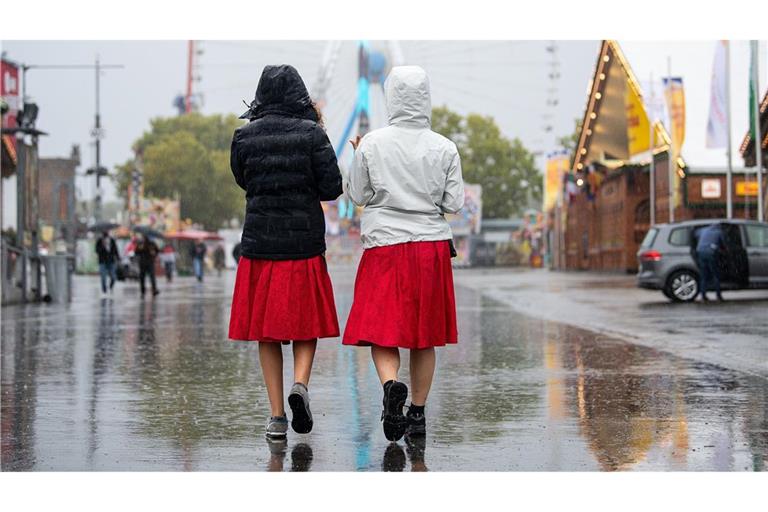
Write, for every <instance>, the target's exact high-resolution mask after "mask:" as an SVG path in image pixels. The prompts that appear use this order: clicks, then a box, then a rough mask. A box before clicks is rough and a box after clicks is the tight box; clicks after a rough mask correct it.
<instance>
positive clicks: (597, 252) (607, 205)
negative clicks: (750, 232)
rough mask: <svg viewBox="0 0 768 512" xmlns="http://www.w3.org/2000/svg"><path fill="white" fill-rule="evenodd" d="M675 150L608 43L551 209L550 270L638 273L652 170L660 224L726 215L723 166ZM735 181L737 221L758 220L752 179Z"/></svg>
mask: <svg viewBox="0 0 768 512" xmlns="http://www.w3.org/2000/svg"><path fill="white" fill-rule="evenodd" d="M673 152H674V149H673V148H672V144H671V138H670V136H669V134H668V133H667V131H666V129H665V128H664V126H663V125H662V124H661V123H659V122H652V121H651V120H649V117H648V115H647V113H646V112H645V108H644V106H643V101H642V93H641V91H640V87H639V84H638V82H637V80H636V79H635V77H634V75H633V73H632V70H631V69H630V67H629V65H628V63H627V61H626V59H625V58H624V55H623V54H622V52H621V49H620V48H619V46H618V44H617V43H616V42H615V41H604V42H603V44H602V46H601V49H600V54H599V56H598V61H597V64H596V67H595V74H594V78H593V81H592V87H591V90H590V96H589V99H588V102H587V108H586V110H585V114H584V118H583V123H582V129H581V133H580V137H579V141H578V144H577V146H576V150H575V155H574V158H573V161H572V167H571V169H570V173H569V174H568V175H567V176H565V177H564V183H565V187H564V192H563V198H562V201H561V202H559V205H558V206H555V207H554V208H553V210H551V211H550V212H548V213H549V229H550V232H551V233H550V235H549V236H548V240H550V246H551V248H552V250H551V253H552V258H551V266H552V268H555V269H562V270H598V271H612V272H636V271H637V257H636V254H637V251H638V249H639V246H640V243H641V242H642V240H643V238H644V237H645V234H646V233H647V232H648V229H649V227H650V225H651V203H652V200H651V193H650V192H651V169H652V170H653V178H654V180H653V181H654V191H655V193H654V194H653V203H654V221H655V223H657V224H660V223H665V222H670V220H672V221H682V220H689V219H694V218H717V217H721V218H722V217H725V216H726V211H725V209H726V205H725V197H726V190H727V187H726V172H725V169H697V168H691V167H690V166H688V164H687V163H686V162H685V160H684V159H683V158H682V157H680V156H676V157H674V156H673V157H672V158H670V156H671V155H672V154H673ZM651 158H652V159H653V160H651ZM670 160H672V162H671V169H670ZM651 161H652V162H653V165H651ZM750 178H751V181H750ZM732 184H733V197H734V203H733V214H734V217H740V218H744V217H747V218H755V215H756V210H757V182H756V180H755V178H754V174H745V173H744V170H743V169H742V170H739V171H734V173H733V180H732ZM670 205H672V208H670Z"/></svg>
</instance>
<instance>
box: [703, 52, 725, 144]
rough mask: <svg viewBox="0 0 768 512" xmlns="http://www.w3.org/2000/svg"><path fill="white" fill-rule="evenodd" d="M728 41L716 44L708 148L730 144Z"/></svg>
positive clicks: (708, 126)
mask: <svg viewBox="0 0 768 512" xmlns="http://www.w3.org/2000/svg"><path fill="white" fill-rule="evenodd" d="M727 50H728V41H718V42H717V46H715V61H714V63H713V64H712V83H711V85H710V97H709V120H708V121H707V142H706V147H708V148H712V149H714V148H724V147H726V146H727V145H728V104H727V103H728V102H727V98H726V89H727V85H726V82H727V80H728V69H727V67H726V52H727Z"/></svg>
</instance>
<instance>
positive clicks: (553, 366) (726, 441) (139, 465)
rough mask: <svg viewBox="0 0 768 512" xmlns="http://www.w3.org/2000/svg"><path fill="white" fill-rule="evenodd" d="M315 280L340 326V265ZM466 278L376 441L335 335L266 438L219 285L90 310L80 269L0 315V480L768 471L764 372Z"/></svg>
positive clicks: (369, 376) (356, 362)
mask: <svg viewBox="0 0 768 512" xmlns="http://www.w3.org/2000/svg"><path fill="white" fill-rule="evenodd" d="M331 270H332V272H331V273H332V277H333V282H334V287H335V290H336V296H337V307H338V310H339V314H340V317H341V318H340V320H341V321H342V322H343V321H344V320H345V318H346V314H347V312H348V311H349V307H350V305H351V298H352V297H351V293H352V284H353V279H354V269H353V268H351V267H334V268H332V269H331ZM480 279H481V277H474V276H473V274H472V273H471V272H467V271H463V270H457V283H463V284H462V285H460V286H457V301H458V314H459V334H460V342H459V344H458V345H456V346H452V347H447V348H445V349H439V350H438V372H437V375H436V379H435V383H434V386H433V391H432V393H431V395H430V399H429V401H428V404H427V420H428V426H429V436H428V438H427V439H426V441H425V442H424V443H423V444H422V445H413V444H410V445H409V444H407V443H405V442H403V441H401V442H400V443H398V444H390V443H388V442H387V441H386V440H385V439H384V436H383V434H382V432H381V424H380V422H379V417H380V412H381V411H380V403H381V391H380V385H379V383H378V380H377V378H376V373H375V370H374V368H373V365H372V363H371V362H370V355H369V351H368V350H367V349H363V348H351V347H342V346H341V345H340V343H339V340H337V339H334V340H321V342H320V345H319V347H318V353H317V357H316V364H315V371H314V373H313V376H312V381H311V383H310V393H311V396H312V409H313V412H314V415H315V428H314V431H313V432H312V433H311V434H309V435H298V434H295V433H290V434H289V437H288V440H287V443H282V444H280V443H271V444H269V443H267V442H266V441H265V439H264V437H263V426H264V422H265V420H266V417H267V415H268V405H267V399H266V391H265V389H264V386H263V384H262V381H261V374H260V370H259V365H258V357H257V347H256V345H255V344H251V343H245V342H230V341H228V340H227V339H226V331H227V322H228V315H229V299H230V293H231V289H232V286H233V281H234V273H232V272H228V273H225V275H224V276H222V277H220V278H218V277H215V276H208V277H207V279H206V281H205V282H204V283H203V284H198V283H196V282H195V281H193V280H192V279H189V278H186V279H185V278H182V279H178V280H177V281H175V282H174V283H173V284H172V285H166V284H165V283H162V284H161V286H162V288H161V290H162V294H161V295H160V296H158V297H157V298H156V299H154V300H152V299H146V300H141V299H140V298H139V295H138V290H137V286H136V285H135V283H130V284H123V283H118V285H117V286H116V289H115V293H114V296H113V297H112V298H105V299H102V298H99V296H98V292H97V290H98V282H97V279H96V278H91V277H78V278H76V280H75V283H76V289H75V296H76V297H77V298H78V300H77V302H75V303H73V304H71V305H69V306H59V305H51V304H48V305H27V306H11V307H6V308H3V310H2V328H1V334H2V368H1V381H0V386H1V388H2V389H1V392H2V406H1V408H0V416H1V417H0V423H1V426H2V452H1V457H2V469H3V470H5V471H45V470H86V471H87V470H172V471H181V470H196V471H200V470H246V471H267V470H276V471H306V470H310V471H354V470H363V471H381V470H386V471H401V470H402V471H469V470H480V471H484V470H533V471H536V470H606V471H613V470H739V471H741V470H746V471H753V470H764V469H765V468H766V463H768V412H767V410H768V379H766V378H765V377H764V376H762V375H759V374H755V373H754V372H748V371H740V370H736V369H731V368H728V367H727V366H723V365H716V364H711V363H708V362H703V361H702V360H701V359H698V358H696V357H680V356H681V355H682V356H685V353H684V352H679V353H678V354H677V355H674V354H671V353H669V352H668V351H661V350H658V349H657V348H653V347H649V346H645V345H643V344H638V343H628V342H627V341H625V340H622V339H619V338H618V337H612V336H609V335H606V334H601V333H596V332H594V331H590V330H585V329H583V328H580V327H576V326H574V325H572V322H571V324H569V323H560V322H558V321H554V320H553V319H542V318H536V317H535V316H528V315H523V314H521V313H519V312H517V311H516V310H515V309H513V308H512V307H511V306H510V305H508V304H507V303H505V302H504V301H503V300H499V298H498V297H496V298H492V297H491V295H493V294H492V293H488V292H489V291H490V290H491V288H492V287H490V286H489V287H488V290H485V291H486V293H485V295H483V294H482V293H481V291H483V288H484V286H480V287H471V286H469V285H468V283H471V282H473V281H474V280H480ZM598 281H599V280H598ZM478 282H479V281H478ZM473 288H477V289H473ZM666 310H670V309H669V308H667V309H666ZM663 311H664V310H661V311H659V312H657V313H656V314H658V315H662V316H663V315H664V312H663ZM670 311H671V310H670ZM670 314H674V311H672V313H670ZM285 353H286V368H287V369H290V367H291V364H292V362H291V357H290V351H289V350H287V348H286V350H285ZM694 354H695V352H694ZM407 367H408V362H407V356H406V357H405V358H404V359H403V368H406V369H407ZM401 377H402V378H403V380H405V381H406V382H407V381H408V379H407V373H403V374H402V376H401ZM290 381H291V372H290V371H286V384H290Z"/></svg>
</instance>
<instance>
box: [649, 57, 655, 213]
mask: <svg viewBox="0 0 768 512" xmlns="http://www.w3.org/2000/svg"><path fill="white" fill-rule="evenodd" d="M653 89H654V88H653V72H651V104H650V105H649V108H648V110H649V112H648V114H649V116H648V117H649V118H650V114H651V113H652V112H653V111H654V109H655V108H656V106H655V103H654V102H655V101H656V94H655V93H654V90H653ZM649 124H650V125H651V134H650V137H649V140H650V146H651V163H650V167H649V169H650V175H651V183H650V188H651V191H650V198H651V204H650V206H651V226H653V225H654V224H656V162H655V161H654V156H653V150H654V149H655V148H656V137H655V135H656V131H655V130H654V129H653V124H654V120H653V119H650V123H649Z"/></svg>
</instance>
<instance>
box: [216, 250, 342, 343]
mask: <svg viewBox="0 0 768 512" xmlns="http://www.w3.org/2000/svg"><path fill="white" fill-rule="evenodd" d="M338 335H339V321H338V319H337V317H336V305H335V304H334V302H333V288H332V286H331V278H330V277H329V276H328V268H327V267H326V264H325V258H323V257H322V256H315V257H312V258H307V259H302V260H279V261H278V260H261V259H251V258H245V257H243V258H240V263H239V264H238V265H237V279H236V281H235V292H234V295H233V297H232V312H231V314H230V318H229V337H230V338H231V339H233V340H247V341H288V340H311V339H315V338H332V337H335V336H338Z"/></svg>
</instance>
